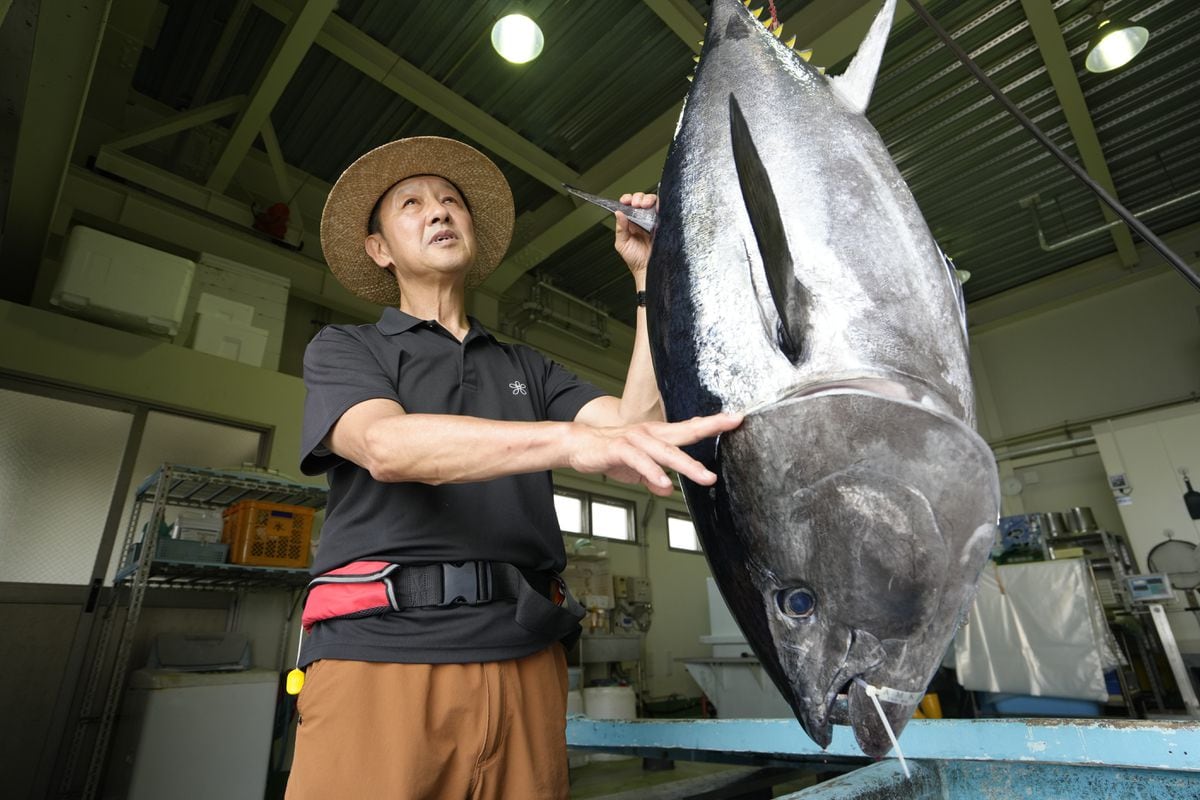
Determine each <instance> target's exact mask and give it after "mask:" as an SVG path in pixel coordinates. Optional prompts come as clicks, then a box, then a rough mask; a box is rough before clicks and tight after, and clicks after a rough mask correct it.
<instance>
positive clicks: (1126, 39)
mask: <svg viewBox="0 0 1200 800" xmlns="http://www.w3.org/2000/svg"><path fill="white" fill-rule="evenodd" d="M1095 6H1100V8H1096V9H1095V12H1094V13H1093V16H1095V17H1097V18H1098V19H1099V20H1100V25H1099V26H1098V27H1097V29H1096V33H1095V34H1093V36H1092V40H1091V42H1089V43H1088V49H1087V57H1086V58H1085V59H1084V62H1083V64H1084V66H1085V67H1087V69H1088V72H1108V71H1110V70H1114V69H1117V68H1118V67H1123V66H1125V65H1126V64H1128V63H1129V62H1130V61H1132V60H1133V57H1134V56H1136V55H1137V54H1138V53H1140V52H1141V51H1142V48H1143V47H1145V46H1146V42H1147V40H1149V38H1150V31H1148V30H1146V29H1145V28H1143V27H1142V26H1141V25H1135V24H1133V23H1132V22H1126V21H1125V20H1121V19H1117V18H1116V17H1111V16H1108V15H1106V14H1104V13H1103V10H1102V8H1103V7H1102V4H1094V5H1093V7H1094V8H1095Z"/></svg>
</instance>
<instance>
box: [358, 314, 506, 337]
mask: <svg viewBox="0 0 1200 800" xmlns="http://www.w3.org/2000/svg"><path fill="white" fill-rule="evenodd" d="M467 321H468V322H469V323H470V324H471V329H470V331H468V333H467V336H466V339H464V340H463V341H464V342H465V341H467V340H469V339H473V338H475V337H476V336H486V337H488V338H489V339H492V340H495V338H496V337H494V336H492V333H491V331H489V330H488V329H487V328H485V327H483V324H482V323H480V321H479V320H477V319H475V318H474V317H472V316H471V315H469V314H468V315H467ZM424 322H425V320H423V319H417V318H416V317H414V316H412V315H411V314H406V313H404V312H403V311H401V310H400V309H398V308H396V307H395V306H388V307H387V308H385V309H383V315H382V316H381V317H380V318H379V322H376V323H375V327H376V328H378V329H379V332H380V333H382V334H383V335H385V336H393V335H395V334H398V333H406V332H408V331H410V330H412V329H413V328H415V327H417V326H418V325H421V324H423V323H424Z"/></svg>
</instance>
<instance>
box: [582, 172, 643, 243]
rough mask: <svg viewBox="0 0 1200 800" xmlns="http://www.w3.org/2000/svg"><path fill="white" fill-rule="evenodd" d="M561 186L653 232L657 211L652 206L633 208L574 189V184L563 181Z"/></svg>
mask: <svg viewBox="0 0 1200 800" xmlns="http://www.w3.org/2000/svg"><path fill="white" fill-rule="evenodd" d="M563 188H564V189H566V190H567V191H568V192H570V193H571V194H573V195H575V196H576V197H578V198H580V199H581V200H587V201H588V202H589V203H592V204H593V205H597V206H600V207H601V208H607V209H608V210H609V211H614V212H615V211H620V212H621V213H622V214H624V215H625V216H627V217H629V221H630V222H632V223H633V224H634V225H637V226H638V227H639V228H641V229H642V230H644V231H645V232H646V233H654V228H655V226H656V225H657V224H658V213H657V212H656V211H655V210H654V209H653V208H634V207H633V206H627V205H623V204H621V203H618V202H617V201H616V200H609V199H607V198H605V197H601V196H600V195H598V194H590V193H588V192H585V191H583V190H582V189H576V188H575V187H574V186H568V185H567V184H565V183H564V184H563Z"/></svg>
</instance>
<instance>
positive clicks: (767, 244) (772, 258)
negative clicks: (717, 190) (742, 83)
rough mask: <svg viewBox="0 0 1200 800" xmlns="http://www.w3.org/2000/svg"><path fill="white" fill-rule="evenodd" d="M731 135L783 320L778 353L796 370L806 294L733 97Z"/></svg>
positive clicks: (752, 223) (769, 283)
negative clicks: (798, 278)
mask: <svg viewBox="0 0 1200 800" xmlns="http://www.w3.org/2000/svg"><path fill="white" fill-rule="evenodd" d="M729 132H730V135H731V137H732V141H733V163H734V166H735V167H736V168H737V174H738V183H740V184H741V188H742V200H743V201H745V203H746V212H747V213H748V214H749V215H750V226H751V227H752V228H753V229H754V238H755V240H756V241H757V242H758V251H759V253H760V254H761V255H762V261H763V269H764V271H765V272H766V273H767V286H768V288H770V290H771V298H772V299H773V300H774V301H775V310H776V311H777V312H778V314H779V349H780V350H782V351H783V354H784V355H785V356H787V357H788V360H789V361H791V362H792V363H793V364H794V363H796V362H797V361H799V360H800V357H801V355H802V354H803V348H804V330H805V328H806V327H807V326H808V293H807V292H805V291H804V287H803V286H801V285H800V282H799V281H797V280H796V272H795V268H794V266H793V264H792V253H791V249H790V248H789V247H788V241H787V235H786V233H785V232H784V230H783V218H782V216H781V215H780V213H779V203H778V202H777V201H776V200H775V192H774V191H773V190H772V189H771V179H770V176H768V175H767V168H766V166H764V165H763V162H762V159H761V158H760V157H759V155H758V148H756V147H755V146H754V139H753V137H752V136H751V135H750V127H749V126H748V125H747V124H746V118H745V117H744V116H743V115H742V109H741V107H740V106H739V105H738V101H737V98H735V97H734V96H733V95H729ZM752 277H753V276H752Z"/></svg>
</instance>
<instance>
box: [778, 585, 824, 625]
mask: <svg viewBox="0 0 1200 800" xmlns="http://www.w3.org/2000/svg"><path fill="white" fill-rule="evenodd" d="M775 601H776V602H777V603H779V610H780V611H782V612H783V613H784V614H786V615H787V616H789V617H798V618H800V619H805V618H807V617H811V616H812V614H813V612H814V611H816V609H817V596H816V595H814V594H813V593H812V592H811V591H809V590H808V589H782V590H780V591H779V592H778V593H777V594H776V595H775Z"/></svg>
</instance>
